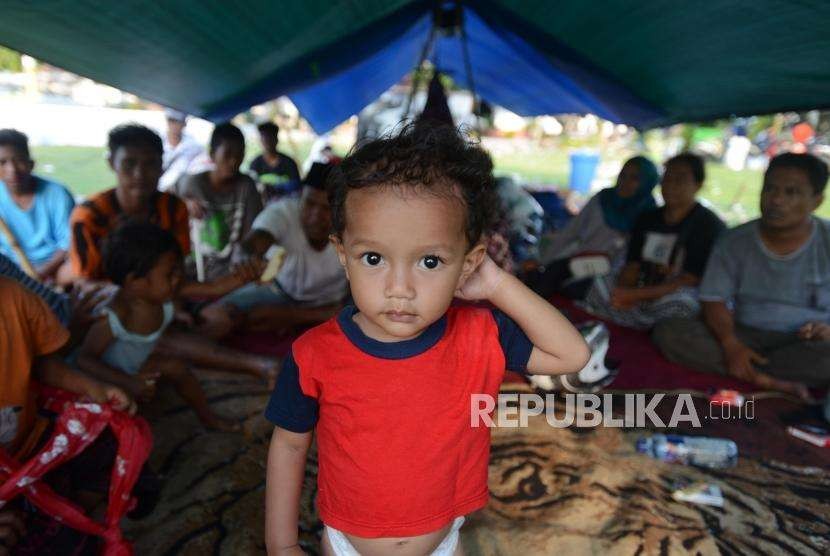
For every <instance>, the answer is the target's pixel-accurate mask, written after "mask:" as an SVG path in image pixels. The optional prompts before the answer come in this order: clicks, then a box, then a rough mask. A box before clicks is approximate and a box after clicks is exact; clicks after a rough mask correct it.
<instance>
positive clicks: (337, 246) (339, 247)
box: [329, 234, 349, 280]
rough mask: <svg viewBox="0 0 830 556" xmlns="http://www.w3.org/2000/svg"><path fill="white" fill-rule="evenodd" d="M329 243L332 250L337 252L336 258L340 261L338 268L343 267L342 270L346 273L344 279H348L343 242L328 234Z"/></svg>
mask: <svg viewBox="0 0 830 556" xmlns="http://www.w3.org/2000/svg"><path fill="white" fill-rule="evenodd" d="M329 241H330V242H331V243H332V245H334V249H335V250H336V251H337V258H338V259H340V266H342V267H343V270H345V271H346V279H347V280H348V279H349V267H347V266H346V248H345V247H343V240H341V239H340V238H339V237H337V235H335V234H330V235H329Z"/></svg>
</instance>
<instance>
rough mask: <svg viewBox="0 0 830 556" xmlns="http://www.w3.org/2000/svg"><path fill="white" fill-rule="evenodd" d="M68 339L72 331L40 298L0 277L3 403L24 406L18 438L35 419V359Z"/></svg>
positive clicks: (0, 398) (0, 393)
mask: <svg viewBox="0 0 830 556" xmlns="http://www.w3.org/2000/svg"><path fill="white" fill-rule="evenodd" d="M67 340H69V332H68V331H67V330H66V329H65V328H64V327H63V326H61V324H60V322H59V321H58V319H57V317H56V316H55V314H54V313H53V312H52V311H51V310H50V309H49V307H48V306H47V305H46V303H45V302H44V301H43V300H42V299H41V298H39V297H38V296H36V295H35V294H33V293H31V292H30V291H29V290H27V289H26V288H24V287H23V286H21V285H20V284H18V283H17V282H15V281H14V280H11V279H9V278H2V277H0V407H22V408H23V411H22V412H21V414H20V418H19V421H18V431H17V441H19V440H21V439H23V438H25V437H26V435H27V433H28V431H29V427H30V426H31V425H32V423H33V421H34V414H35V407H34V399H33V397H32V396H31V395H30V392H29V382H30V380H31V372H32V362H33V361H34V359H35V358H36V357H38V356H40V355H47V354H49V353H52V352H54V351H57V350H58V349H60V347H61V346H63V345H64V344H65V343H66V342H67ZM17 441H15V443H17Z"/></svg>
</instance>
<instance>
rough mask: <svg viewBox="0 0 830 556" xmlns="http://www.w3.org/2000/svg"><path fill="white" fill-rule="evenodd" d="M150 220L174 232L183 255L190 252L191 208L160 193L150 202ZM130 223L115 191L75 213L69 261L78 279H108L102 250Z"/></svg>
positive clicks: (97, 198)
mask: <svg viewBox="0 0 830 556" xmlns="http://www.w3.org/2000/svg"><path fill="white" fill-rule="evenodd" d="M150 206H151V212H150V219H149V221H150V222H152V223H153V224H156V225H157V226H159V227H160V228H162V229H164V230H168V231H170V232H171V233H172V234H173V235H174V236H175V237H176V241H178V242H179V246H180V247H181V248H182V254H184V255H187V254H188V253H190V224H189V223H188V216H187V205H185V204H184V202H183V201H182V200H181V199H179V198H178V197H176V196H175V195H171V194H169V193H162V192H161V191H157V192H156V193H155V194H154V195H153V197H152V199H150ZM127 220H129V216H127V215H126V214H124V211H123V210H122V208H121V205H120V203H119V202H118V197H117V196H116V195H115V188H113V189H108V190H107V191H104V192H102V193H99V194H98V195H95V196H93V197H90V198H89V199H87V200H86V201H85V202H83V203H82V204H80V205H78V206H76V207H75V210H73V211H72V217H71V219H70V226H71V228H72V246H71V247H70V249H69V258H70V260H71V261H72V271H73V272H74V273H75V275H76V276H80V277H82V278H87V279H91V280H102V279H105V278H106V276H104V269H103V261H102V260H101V247H102V242H103V240H104V238H105V237H106V236H107V235H108V234H109V233H110V232H111V231H113V230H114V229H115V228H117V227H118V226H119V225H120V224H122V223H124V222H126V221H127Z"/></svg>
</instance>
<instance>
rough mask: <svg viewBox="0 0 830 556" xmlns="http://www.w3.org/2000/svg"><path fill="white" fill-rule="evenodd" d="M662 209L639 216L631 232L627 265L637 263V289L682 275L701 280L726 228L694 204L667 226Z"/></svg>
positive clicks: (714, 216) (718, 219)
mask: <svg viewBox="0 0 830 556" xmlns="http://www.w3.org/2000/svg"><path fill="white" fill-rule="evenodd" d="M663 211H664V208H663V207H661V208H658V209H655V210H652V211H648V212H646V213H643V214H642V215H640V217H639V218H638V219H637V222H636V223H635V224H634V228H633V229H632V230H631V239H630V240H629V242H628V258H627V261H628V262H637V263H640V276H639V279H638V285H640V286H653V285H656V284H660V283H661V282H663V281H665V280H666V279H667V278H669V277H674V276H678V275H679V274H682V273H689V274H693V275H695V276H697V277H699V278H701V277H703V271H704V270H705V269H706V261H707V260H708V259H709V254H710V253H711V252H712V247H713V246H714V244H715V240H716V239H717V237H718V235H719V234H720V233H721V232H722V231H723V230H725V229H726V225H725V224H724V223H723V221H722V220H721V219H720V218H718V216H717V215H716V214H715V213H714V212H712V211H711V210H709V209H707V208H706V207H704V206H702V205H701V204H699V203H696V204H695V206H694V208H692V210H691V211H690V212H689V214H687V215H686V218H684V219H683V220H681V221H680V222H678V223H677V224H667V223H666V221H665V219H664V217H663Z"/></svg>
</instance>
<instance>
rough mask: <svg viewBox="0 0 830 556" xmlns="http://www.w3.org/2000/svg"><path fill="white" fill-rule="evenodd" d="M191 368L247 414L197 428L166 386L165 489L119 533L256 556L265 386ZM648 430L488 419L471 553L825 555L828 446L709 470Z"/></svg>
mask: <svg viewBox="0 0 830 556" xmlns="http://www.w3.org/2000/svg"><path fill="white" fill-rule="evenodd" d="M199 376H200V378H201V379H202V380H203V383H204V385H205V388H206V390H207V392H208V394H209V397H210V399H211V401H212V403H213V405H214V406H215V407H216V409H217V411H221V412H223V413H224V414H226V415H232V416H234V417H236V418H238V419H239V420H240V421H244V428H245V432H244V434H226V433H214V432H207V431H205V430H204V429H203V428H202V427H201V426H199V424H198V422H197V420H196V418H195V416H194V415H193V413H192V412H191V411H190V410H189V409H188V408H187V407H186V406H185V405H184V404H183V402H181V400H180V399H178V398H177V397H176V395H175V393H173V392H172V391H169V390H162V391H161V395H160V396H159V399H158V400H157V402H155V403H154V404H153V405H152V406H151V407H150V408H148V411H149V417H150V420H151V422H152V424H153V430H154V434H155V440H156V448H155V451H154V454H153V456H152V464H153V465H154V467H155V469H157V470H158V471H160V472H161V473H162V474H163V475H164V477H165V479H166V486H165V490H164V492H163V496H162V500H161V502H160V504H159V506H158V508H157V509H156V510H155V512H154V513H153V514H152V515H151V516H149V517H148V518H146V519H144V520H142V521H139V522H131V523H129V524H128V525H127V527H126V531H127V534H128V535H129V536H130V537H131V538H133V539H135V546H136V552H137V554H139V555H143V554H152V555H174V554H183V555H190V554H193V555H197V554H198V555H204V554H228V555H230V554H233V555H249V554H251V555H253V554H264V553H265V550H264V542H263V511H264V501H263V500H264V492H265V461H266V455H267V450H268V442H269V438H270V433H271V430H272V427H271V426H269V425H268V423H267V422H266V421H265V420H264V418H263V417H262V410H263V408H264V406H265V403H266V401H267V396H268V392H267V391H266V389H265V387H264V385H262V384H261V383H258V382H256V381H254V380H252V379H248V378H241V377H236V376H232V375H228V374H223V373H214V372H204V373H200V374H199ZM503 389H507V390H511V391H517V392H518V391H527V390H526V388H525V387H523V386H521V385H515V384H510V385H505V386H504V387H503ZM753 430H755V433H756V434H763V427H759V426H756V427H755V429H753ZM642 433H643V431H642V430H640V431H636V432H634V431H629V432H626V431H623V430H621V429H611V428H594V429H584V430H579V429H574V428H568V429H554V428H551V427H550V426H549V425H548V424H547V422H546V421H545V420H544V417H543V416H538V417H533V418H531V419H530V421H529V423H528V427H526V428H502V429H498V428H497V429H493V431H492V435H493V449H492V457H491V464H490V491H491V494H492V496H491V501H490V504H489V505H488V507H487V508H486V509H484V510H482V511H481V512H478V513H477V514H475V515H472V516H470V517H469V519H468V522H467V523H466V524H465V526H464V528H463V529H462V543H463V546H464V549H465V551H466V554H468V555H470V556H477V555H481V556H490V555H513V554H515V555H535V554H539V555H543V554H554V553H556V554H591V553H601V554H626V555H630V554H696V553H700V554H717V553H719V552H721V553H727V554H730V553H734V554H737V553H759V552H760V553H763V554H775V553H782V554H816V555H818V554H828V553H830V472H828V470H830V465H828V460H827V458H826V457H825V458H823V459H822V458H821V457H818V458H817V457H816V455H815V454H816V453H817V452H815V451H812V452H804V453H808V454H809V458H812V459H809V458H805V457H803V455H804V453H801V452H797V451H796V452H795V453H794V454H795V455H794V456H793V457H791V458H785V459H781V458H778V459H772V458H768V457H762V456H761V455H758V454H752V453H749V454H748V455H747V456H743V455H742V457H741V458H740V460H739V463H738V465H737V467H734V468H731V469H728V470H721V471H704V470H700V469H697V468H691V467H683V466H678V465H671V464H665V463H661V462H656V461H654V460H651V459H648V458H646V457H643V456H640V455H637V454H636V453H635V451H634V448H633V444H634V441H635V439H636V437H637V436H639V435H640V434H642ZM316 471H317V462H316V457H315V455H314V454H313V453H312V455H311V457H310V458H309V462H308V466H307V468H306V488H305V489H304V495H303V500H302V516H301V521H300V526H301V529H302V534H301V543H302V544H303V547H304V548H305V549H306V550H307V552H308V553H310V554H318V553H319V543H318V540H317V538H318V535H319V533H320V531H321V528H322V524H321V523H320V522H319V520H318V519H317V516H316V513H315V512H314V510H313V504H312V500H313V496H314V490H315V478H316ZM678 479H686V480H690V481H697V480H704V481H708V482H713V483H716V484H718V485H720V487H721V488H722V490H723V494H724V497H725V499H726V503H725V506H724V507H723V508H715V507H710V506H700V505H693V504H689V503H684V502H678V501H675V500H674V499H673V498H672V496H671V493H672V490H673V485H674V483H675V481H677V480H678Z"/></svg>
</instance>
